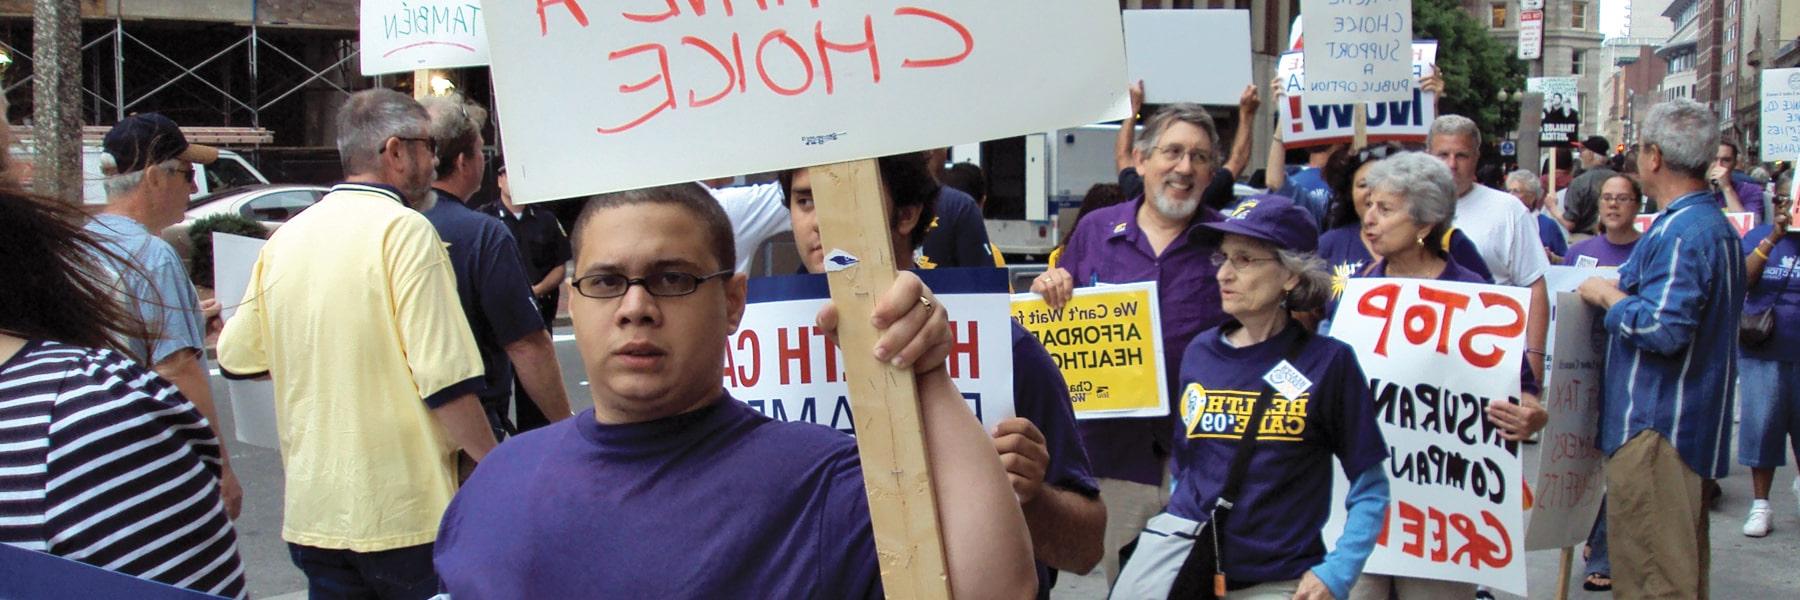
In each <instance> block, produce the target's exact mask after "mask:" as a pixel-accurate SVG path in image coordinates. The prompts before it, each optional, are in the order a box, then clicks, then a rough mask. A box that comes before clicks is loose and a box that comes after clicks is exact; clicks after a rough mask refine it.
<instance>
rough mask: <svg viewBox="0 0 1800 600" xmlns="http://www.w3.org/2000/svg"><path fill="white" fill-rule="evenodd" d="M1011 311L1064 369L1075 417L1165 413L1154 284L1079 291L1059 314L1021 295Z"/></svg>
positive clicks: (1041, 301)
mask: <svg viewBox="0 0 1800 600" xmlns="http://www.w3.org/2000/svg"><path fill="white" fill-rule="evenodd" d="M1012 311H1013V318H1014V319H1018V321H1019V323H1021V324H1023V325H1024V326H1025V329H1026V330H1027V331H1030V332H1031V334H1032V335H1034V336H1037V339H1038V342H1040V343H1042V344H1043V345H1044V350H1047V351H1049V353H1050V359H1051V360H1053V361H1055V362H1056V367H1057V369H1058V370H1061V371H1062V375H1063V379H1064V380H1066V381H1067V382H1068V384H1069V401H1070V402H1072V403H1074V407H1075V418H1077V419H1095V418H1116V417H1161V416H1164V415H1167V414H1169V389H1168V386H1167V384H1166V381H1167V380H1166V379H1165V378H1164V374H1163V347H1162V318H1161V309H1160V308H1158V304H1157V300H1156V283H1155V282H1147V283H1131V284H1125V285H1109V286H1101V287H1084V288H1076V289H1075V295H1074V297H1073V298H1070V299H1069V302H1068V303H1067V304H1064V305H1063V307H1062V310H1051V309H1050V306H1049V305H1048V304H1045V303H1044V299H1043V297H1041V296H1038V295H1037V294H1029V293H1027V294H1018V295H1015V296H1013V298H1012Z"/></svg>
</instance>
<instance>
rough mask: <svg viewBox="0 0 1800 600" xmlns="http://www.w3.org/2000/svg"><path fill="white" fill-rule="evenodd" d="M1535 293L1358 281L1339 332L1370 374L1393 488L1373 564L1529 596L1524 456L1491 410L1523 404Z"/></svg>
mask: <svg viewBox="0 0 1800 600" xmlns="http://www.w3.org/2000/svg"><path fill="white" fill-rule="evenodd" d="M1530 301H1531V296H1530V292H1529V291H1528V290H1525V289H1523V288H1515V287H1507V286H1497V285H1483V284H1472V283H1458V282H1444V281H1434V280H1423V279H1387V278H1374V279H1352V280H1350V282H1349V284H1348V285H1347V287H1346V289H1345V290H1344V299H1343V301H1342V302H1341V303H1339V304H1338V309H1337V313H1336V315H1335V316H1334V317H1333V318H1332V325H1331V337H1334V338H1337V339H1339V340H1342V341H1343V342H1345V343H1347V344H1349V345H1350V347H1351V348H1353V349H1355V350H1356V358H1357V362H1358V363H1360V364H1361V365H1362V369H1363V373H1364V375H1366V376H1368V378H1369V390H1370V392H1371V394H1372V395H1373V396H1374V406H1375V413H1376V418H1377V419H1378V420H1379V422H1380V425H1381V435H1382V437H1383V438H1384V439H1386V440H1387V443H1388V446H1389V456H1388V465H1387V472H1388V478H1389V489H1390V494H1391V497H1392V502H1391V503H1390V505H1389V508H1388V514H1387V518H1386V519H1385V526H1384V529H1383V530H1382V531H1381V533H1380V534H1378V535H1377V536H1376V543H1375V551H1374V553H1373V554H1371V555H1370V556H1369V562H1368V564H1367V566H1366V567H1364V569H1363V570H1364V572H1367V573H1376V574H1382V575H1403V576H1407V577H1424V578H1428V579H1444V580H1450V581H1465V582H1469V583H1475V584H1480V585H1486V586H1489V587H1492V588H1496V589H1500V590H1504V591H1506V592H1508V593H1512V594H1521V595H1523V594H1525V593H1526V587H1525V523H1524V502H1523V501H1524V492H1525V482H1524V465H1523V462H1522V460H1521V458H1520V455H1519V444H1518V442H1511V441H1507V440H1506V439H1504V438H1502V437H1501V436H1500V430H1499V428H1498V427H1497V426H1495V425H1494V424H1493V423H1491V422H1489V421H1488V420H1487V417H1486V414H1485V413H1486V409H1487V406H1488V405H1489V404H1492V403H1498V402H1513V403H1517V402H1519V401H1520V396H1521V391H1522V390H1521V382H1520V374H1521V373H1520V365H1521V361H1522V360H1523V359H1524V355H1525V324H1526V322H1527V314H1528V308H1527V307H1528V306H1530ZM1334 539H1335V538H1334Z"/></svg>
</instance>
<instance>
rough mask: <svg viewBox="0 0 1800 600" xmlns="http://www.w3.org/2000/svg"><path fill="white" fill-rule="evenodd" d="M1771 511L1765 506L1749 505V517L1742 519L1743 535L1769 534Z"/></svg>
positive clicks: (1759, 535)
mask: <svg viewBox="0 0 1800 600" xmlns="http://www.w3.org/2000/svg"><path fill="white" fill-rule="evenodd" d="M1772 512H1774V511H1772V510H1769V508H1768V507H1766V506H1753V507H1751V508H1750V518H1748V519H1744V535H1747V536H1750V537H1757V538H1759V537H1762V536H1765V535H1769V521H1770V513H1772Z"/></svg>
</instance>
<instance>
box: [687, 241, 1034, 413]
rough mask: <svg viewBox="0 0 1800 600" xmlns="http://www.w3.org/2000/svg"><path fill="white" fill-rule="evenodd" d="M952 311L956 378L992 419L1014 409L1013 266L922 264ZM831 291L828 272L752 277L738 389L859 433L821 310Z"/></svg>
mask: <svg viewBox="0 0 1800 600" xmlns="http://www.w3.org/2000/svg"><path fill="white" fill-rule="evenodd" d="M918 273H919V278H920V279H922V280H924V282H925V285H927V286H929V287H930V288H931V290H932V293H933V294H934V295H936V296H937V299H938V300H939V301H940V302H942V303H943V305H944V308H945V310H948V311H949V312H950V318H951V322H950V329H951V332H952V334H953V335H954V336H955V341H954V342H953V344H952V346H951V350H950V360H949V370H950V379H951V380H952V381H954V382H956V388H957V389H959V390H961V391H962V393H963V397H964V398H966V399H968V401H969V407H970V408H972V409H974V411H975V416H976V417H978V418H980V419H981V422H982V424H984V425H986V426H987V427H989V428H992V427H993V426H994V425H996V424H998V423H999V422H1000V421H1003V420H1006V419H1008V418H1011V417H1012V416H1014V414H1015V411H1014V410H1013V385H1012V376H1013V364H1012V317H1011V315H1010V314H1009V313H1008V308H1007V303H1008V301H1009V296H1008V291H1007V287H1006V271H1002V270H999V269H946V270H937V271H918ZM829 298H830V293H829V291H828V290H827V288H826V283H825V277H824V276H823V275H790V276H783V277H760V278H756V279H752V280H750V296H749V304H748V305H747V306H745V308H744V318H743V321H742V322H741V323H740V324H739V325H738V330H737V333H734V334H732V335H731V337H730V338H729V339H727V340H726V344H725V365H724V373H723V375H724V382H725V388H726V389H727V390H729V391H730V392H731V395H732V396H733V397H735V398H737V399H738V400H740V401H743V402H744V403H746V404H749V405H750V407H751V408H754V409H756V410H757V411H758V412H761V413H763V414H764V415H767V416H769V417H771V418H774V419H776V420H780V421H806V422H810V423H817V424H820V425H825V426H827V427H831V428H833V429H838V430H840V431H843V432H845V433H855V422H854V421H853V419H852V412H851V408H850V384H849V383H848V380H846V379H845V378H844V361H843V359H842V353H843V350H841V349H839V348H838V347H837V345H836V344H834V343H832V342H831V341H830V340H829V339H827V338H826V337H825V334H824V332H822V331H820V330H819V328H818V327H817V326H816V325H814V323H813V318H814V316H815V315H817V314H818V312H819V308H820V307H821V306H824V305H825V301H826V300H827V299H829Z"/></svg>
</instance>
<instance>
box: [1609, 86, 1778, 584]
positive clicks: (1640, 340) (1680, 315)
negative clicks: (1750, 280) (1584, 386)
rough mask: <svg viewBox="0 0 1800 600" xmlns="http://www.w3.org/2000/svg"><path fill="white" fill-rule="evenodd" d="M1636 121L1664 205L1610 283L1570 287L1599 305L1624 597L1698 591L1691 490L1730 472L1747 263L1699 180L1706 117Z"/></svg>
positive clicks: (1707, 136)
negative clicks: (1604, 342)
mask: <svg viewBox="0 0 1800 600" xmlns="http://www.w3.org/2000/svg"><path fill="white" fill-rule="evenodd" d="M1644 123H1645V127H1644V131H1643V137H1642V141H1643V150H1642V151H1640V152H1639V153H1638V173H1639V174H1640V176H1641V177H1642V183H1643V187H1644V191H1645V193H1646V194H1647V195H1649V196H1650V197H1651V198H1652V199H1655V200H1656V202H1657V203H1658V204H1660V205H1662V206H1666V207H1668V208H1666V209H1665V210H1664V211H1663V214H1661V215H1658V216H1657V218H1656V221H1655V223H1653V224H1652V225H1651V226H1650V230H1649V231H1648V232H1646V233H1645V234H1644V237H1643V240H1642V241H1641V242H1639V243H1638V245H1637V247H1636V248H1635V249H1633V250H1632V252H1631V258H1629V259H1627V260H1626V262H1625V264H1624V265H1622V266H1620V267H1619V280H1618V281H1617V282H1614V281H1611V280H1608V279H1603V278H1598V277H1596V278H1592V279H1589V280H1587V281H1586V282H1583V283H1582V284H1581V288H1580V290H1579V292H1580V294H1581V297H1582V299H1583V300H1585V301H1587V302H1588V303H1589V304H1593V305H1595V306H1599V307H1601V308H1603V309H1606V324H1605V327H1606V333H1607V336H1608V338H1609V341H1608V347H1607V355H1606V379H1605V384H1604V389H1605V398H1606V400H1605V407H1604V410H1603V411H1602V414H1601V419H1600V447H1601V449H1602V450H1604V451H1605V452H1606V453H1607V456H1608V458H1607V460H1606V484H1607V490H1608V492H1607V493H1608V494H1609V500H1608V501H1607V503H1606V504H1607V513H1606V514H1607V519H1608V521H1607V527H1608V532H1607V533H1608V536H1607V543H1608V545H1609V546H1610V547H1611V551H1612V562H1613V582H1614V585H1616V586H1617V590H1616V592H1615V593H1617V594H1618V595H1619V597H1621V598H1706V597H1707V593H1708V590H1707V587H1708V584H1707V571H1708V562H1709V554H1710V549H1709V548H1708V545H1707V520H1706V514H1705V512H1706V509H1705V508H1704V503H1703V501H1702V499H1701V492H1700V485H1701V479H1702V478H1717V477H1720V476H1723V475H1725V473H1726V471H1727V470H1728V469H1729V466H1728V464H1727V460H1728V459H1729V458H1730V457H1729V454H1730V453H1729V451H1728V450H1727V446H1726V444H1728V443H1730V440H1731V432H1730V430H1729V428H1730V427H1731V397H1732V394H1733V388H1734V387H1735V386H1736V383H1735V382H1736V379H1737V352H1736V346H1737V327H1738V315H1739V313H1740V312H1742V308H1743V303H1744V259H1743V255H1742V253H1741V252H1740V251H1739V250H1738V245H1739V242H1738V239H1737V235H1736V234H1735V233H1734V230H1733V229H1732V228H1731V225H1730V223H1728V222H1727V221H1726V220H1725V216H1724V214H1723V213H1721V212H1720V211H1719V208H1718V204H1717V203H1716V202H1715V201H1714V200H1713V198H1712V195H1711V193H1710V191H1709V190H1708V188H1707V184H1706V179H1705V177H1706V168H1707V167H1708V166H1709V165H1710V164H1711V162H1712V152H1713V149H1714V148H1716V147H1717V145H1718V139H1719V133H1718V131H1719V128H1718V122H1717V121H1716V120H1715V119H1714V117H1713V115H1712V113H1711V111H1709V110H1707V108H1706V107H1704V106H1702V105H1700V104H1698V103H1696V102H1693V101H1690V100H1685V99H1678V100H1672V101H1664V102H1663V103H1662V104H1659V105H1657V106H1656V108H1655V109H1654V110H1652V111H1651V112H1650V116H1649V117H1648V118H1647V119H1645V120H1644Z"/></svg>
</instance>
